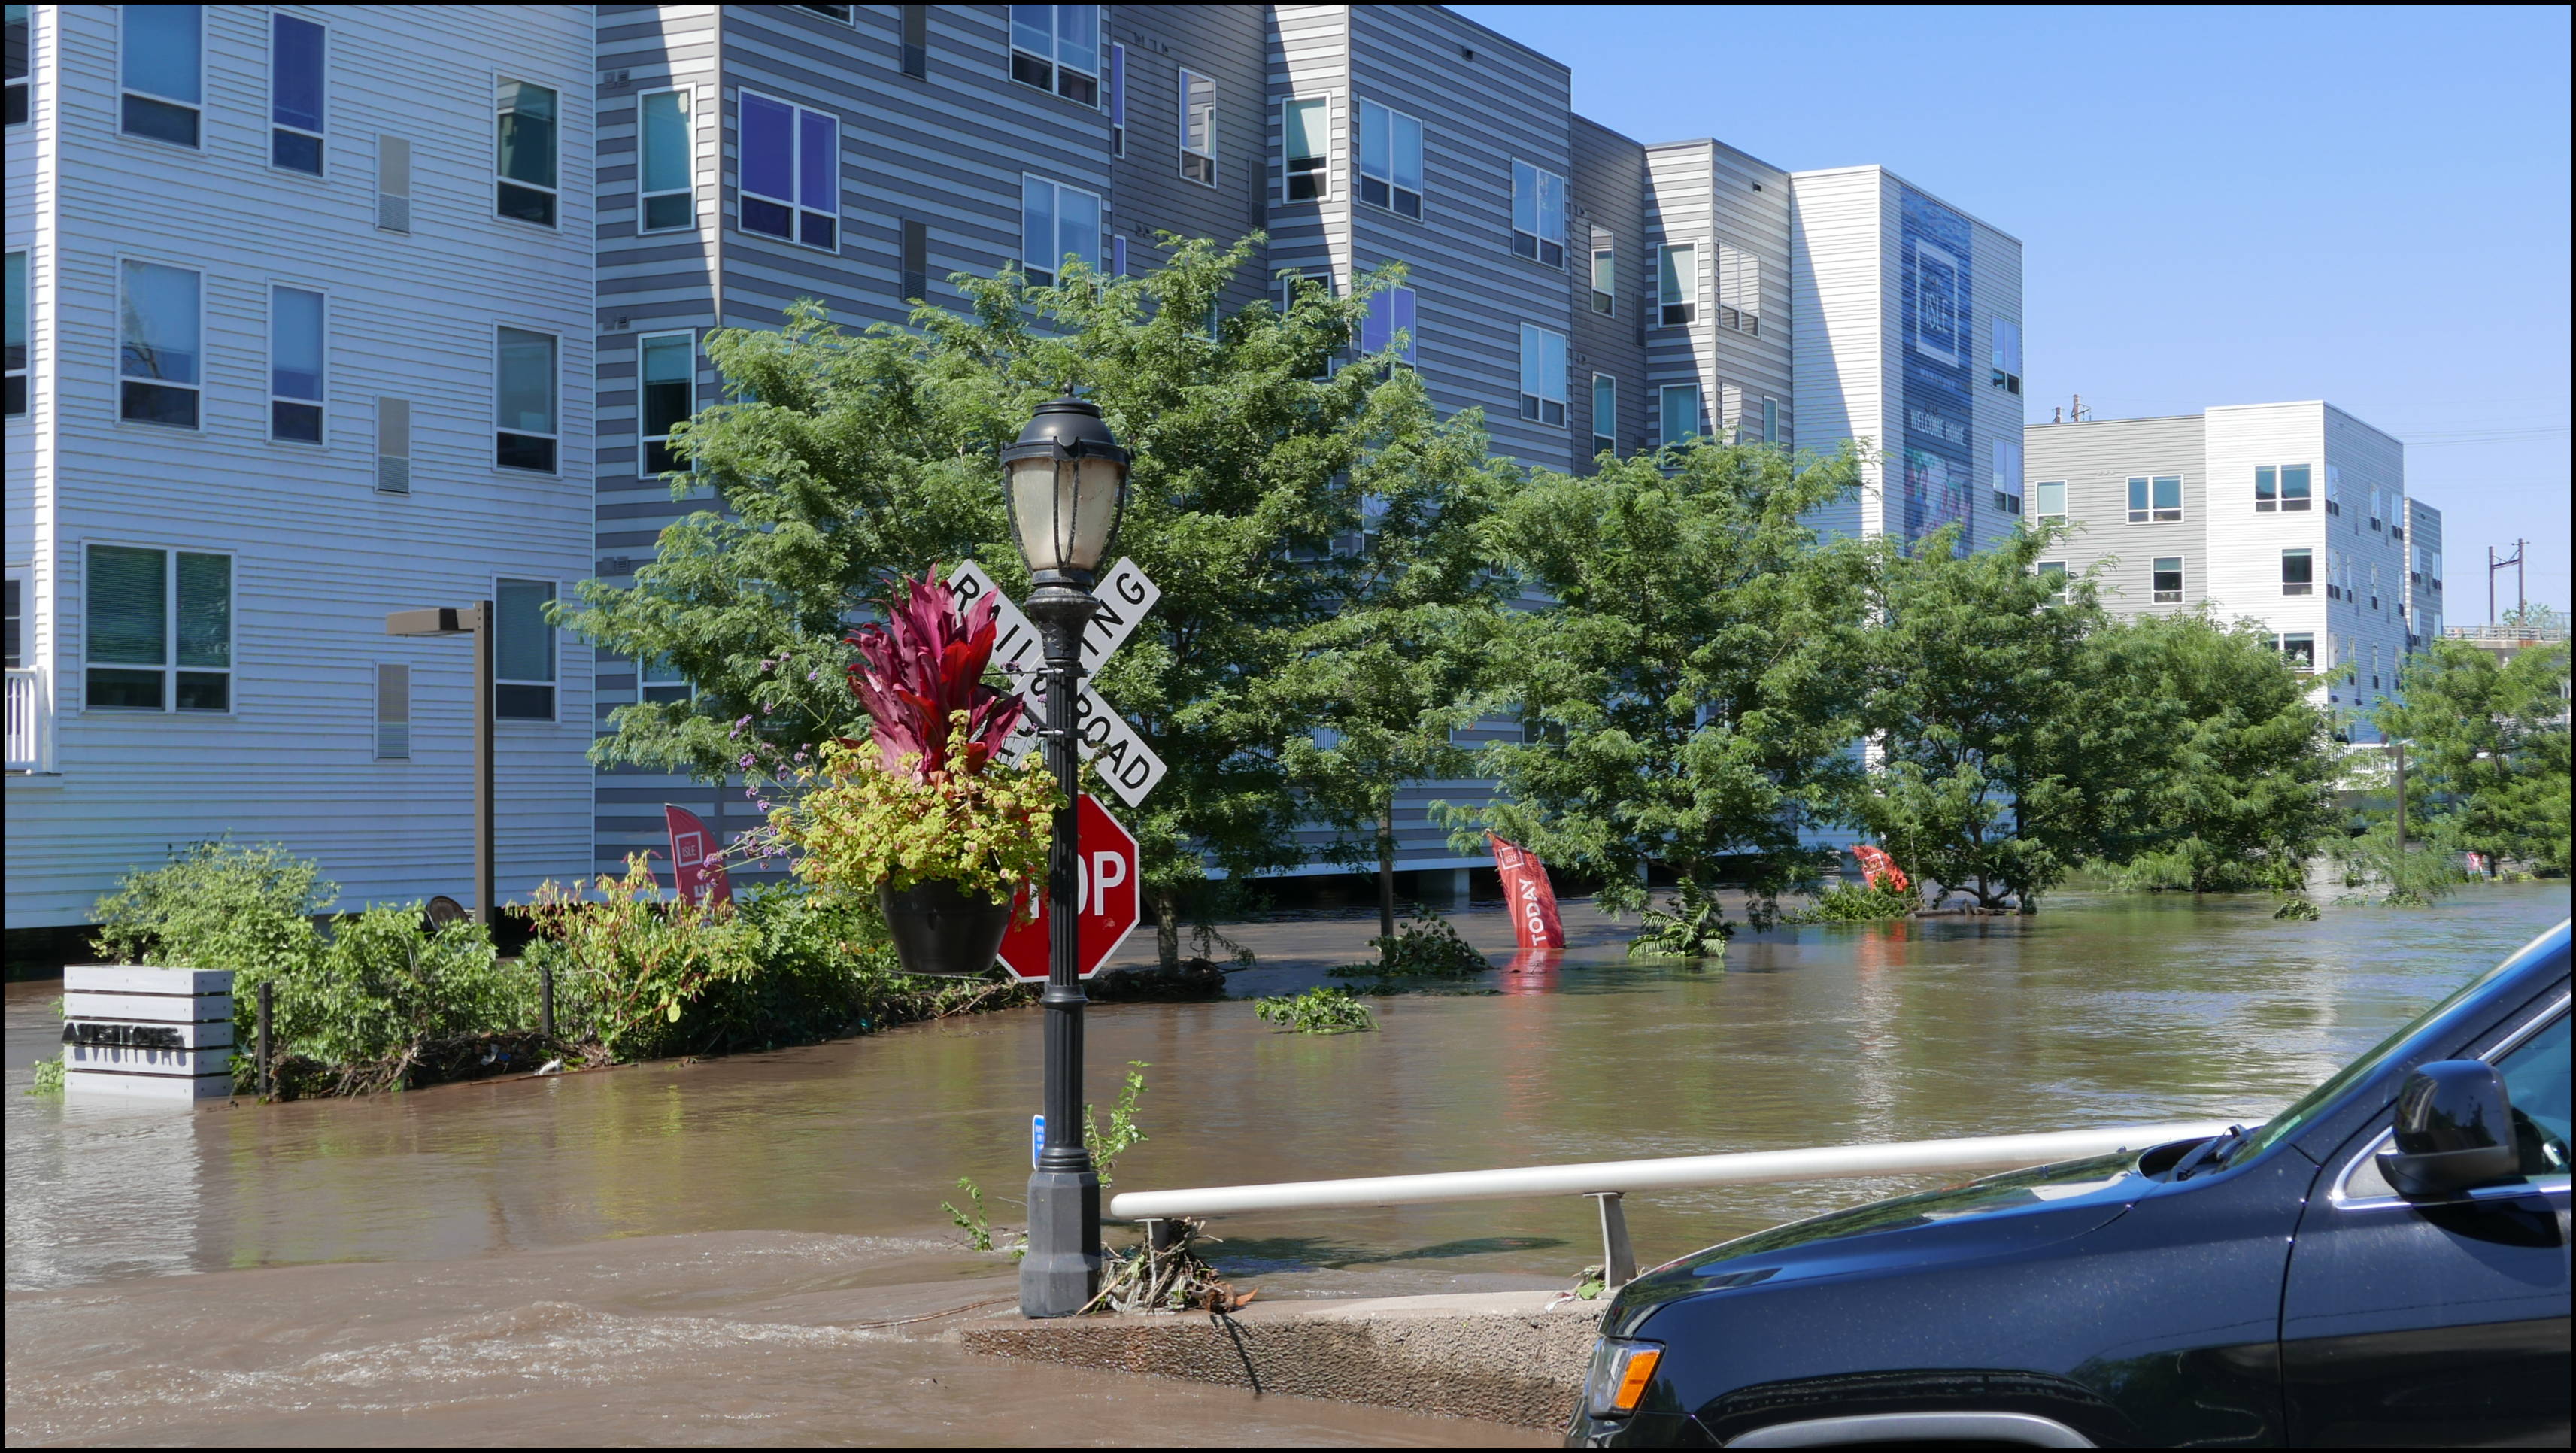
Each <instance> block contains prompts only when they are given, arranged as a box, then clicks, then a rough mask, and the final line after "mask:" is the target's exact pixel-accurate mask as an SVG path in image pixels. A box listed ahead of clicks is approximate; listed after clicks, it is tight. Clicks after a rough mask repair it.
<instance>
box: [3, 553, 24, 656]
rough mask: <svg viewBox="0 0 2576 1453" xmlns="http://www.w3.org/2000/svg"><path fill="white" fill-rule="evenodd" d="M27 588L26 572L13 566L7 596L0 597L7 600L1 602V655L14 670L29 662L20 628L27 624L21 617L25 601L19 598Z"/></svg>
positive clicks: (8, 581)
mask: <svg viewBox="0 0 2576 1453" xmlns="http://www.w3.org/2000/svg"><path fill="white" fill-rule="evenodd" d="M26 588H27V580H26V576H25V574H24V573H23V572H22V571H20V570H18V569H16V568H15V567H12V568H11V569H10V571H9V574H8V577H7V580H6V582H5V589H6V594H5V597H0V599H4V600H5V604H0V657H5V658H6V661H7V665H8V668H9V669H10V670H12V671H15V670H17V669H19V668H20V667H22V666H24V665H26V664H27V663H26V660H25V657H24V654H23V652H24V648H25V645H26V641H25V639H24V633H23V632H22V630H21V629H20V628H21V627H22V626H23V625H24V624H25V623H24V622H23V621H22V620H21V619H20V614H21V611H22V609H23V607H24V604H25V603H24V602H23V601H22V600H20V599H19V597H20V595H21V594H22V593H23V592H24V591H25V590H26Z"/></svg>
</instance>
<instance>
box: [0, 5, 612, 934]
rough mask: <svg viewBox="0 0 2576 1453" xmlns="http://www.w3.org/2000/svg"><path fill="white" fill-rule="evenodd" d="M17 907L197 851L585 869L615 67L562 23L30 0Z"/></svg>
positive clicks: (59, 900) (15, 470) (80, 900)
mask: <svg viewBox="0 0 2576 1453" xmlns="http://www.w3.org/2000/svg"><path fill="white" fill-rule="evenodd" d="M8 27H9V32H10V33H9V36H8V45H7V51H8V56H9V61H10V69H9V76H8V103H7V106H8V109H7V135H6V149H7V164H8V176H7V183H6V212H7V234H6V241H7V275H8V298H9V306H8V317H9V325H8V326H9V336H8V368H9V373H8V387H7V408H8V414H9V417H8V419H7V426H6V437H7V445H6V450H7V470H8V483H7V498H6V513H7V542H8V543H7V551H8V557H7V566H8V591H9V597H8V604H9V622H8V624H9V637H8V639H9V659H8V742H9V767H10V772H9V776H8V782H7V793H8V834H7V841H8V846H7V873H8V925H9V927H10V928H11V929H13V930H16V929H24V928H33V927H43V926H47V925H61V924H76V923H81V922H84V921H87V920H88V918H89V915H90V905H91V903H92V901H93V900H94V899H95V898H96V897H97V896H98V895H99V894H100V893H101V892H103V891H105V890H107V889H109V888H110V887H112V886H113V885H114V883H115V881H116V878H117V877H118V875H119V874H120V873H122V872H124V871H125V870H127V869H128V868H131V867H135V866H153V865H157V864H158V863H160V862H161V861H162V860H163V858H164V856H165V855H166V854H167V853H168V852H169V851H170V850H171V849H172V848H173V847H175V846H178V845H182V844H186V843H189V842H193V841H199V840H203V839H210V838H220V837H224V836H227V835H229V836H230V837H232V838H233V839H234V840H236V841H240V842H279V843H283V844H285V845H286V846H287V847H288V848H289V849H291V850H293V851H294V852H297V853H299V854H302V855H306V856H310V857H313V858H316V859H319V860H320V862H321V864H322V870H323V874H324V876H325V877H327V878H330V879H332V880H333V881H335V882H337V883H339V884H340V885H341V886H342V888H343V889H344V890H345V895H346V898H347V900H348V901H351V902H364V901H369V900H373V899H380V898H388V897H395V898H411V897H418V896H423V895H427V894H433V893H446V894H450V895H454V896H456V897H458V898H460V899H470V898H471V896H472V892H471V887H470V880H471V877H472V869H471V858H472V841H473V839H472V827H471V803H472V801H473V793H472V787H471V778H470V762H471V758H472V738H471V735H470V730H469V729H470V725H471V721H470V719H471V712H470V710H469V707H468V702H469V699H470V692H471V683H472V672H471V664H472V658H473V651H472V649H471V647H470V646H469V645H468V644H467V643H466V642H464V641H461V640H439V639H392V638H389V637H388V636H387V635H386V632H385V616H386V615H387V614H388V613H389V612H392V611H396V610H402V609H407V608H413V607H420V606H436V605H470V604H472V603H474V602H475V601H477V600H484V599H489V600H493V601H496V602H497V606H498V613H499V630H498V632H497V634H496V640H497V644H498V648H499V672H500V675H501V678H502V680H503V682H504V684H503V685H502V686H501V687H500V691H499V701H498V716H499V722H498V726H497V728H496V736H497V741H498V752H499V755H498V769H497V770H498V782H499V822H500V843H501V855H500V860H499V864H498V872H499V874H500V878H501V882H502V887H503V889H504V891H505V892H508V893H510V894H512V895H514V896H516V895H524V894H525V893H526V892H527V891H528V890H529V889H531V888H533V887H534V886H535V885H536V883H537V882H538V881H539V880H540V879H542V878H544V877H546V876H549V875H555V876H561V875H563V874H565V873H567V872H572V871H578V870H579V869H581V868H582V867H583V866H585V865H586V864H587V862H588V861H589V854H590V830H589V822H588V814H589V807H590V796H591V776H592V774H591V771H590V768H589V766H588V765H587V763H586V761H585V760H584V758H585V753H586V750H587V748H588V746H589V744H590V738H591V706H590V671H589V667H588V663H587V662H586V661H585V660H584V659H582V654H581V653H579V652H577V651H575V650H573V649H572V643H571V641H570V640H569V638H566V637H562V636H561V635H560V633H558V632H556V631H555V630H554V629H553V628H552V627H551V626H550V625H549V624H547V622H546V621H545V619H544V616H543V607H544V604H545V602H546V600H547V599H549V598H550V597H554V596H557V595H560V594H561V593H563V592H565V591H568V590H569V589H570V588H571V587H572V585H573V583H574V582H576V581H578V580H580V579H581V578H583V577H584V576H586V575H588V574H589V573H590V570H591V543H590V541H591V533H592V523H591V515H590V499H589V496H590V487H589V481H590V475H591V450H590V439H591V432H592V422H591V415H590V397H591V383H590V379H591V372H592V361H591V343H590V328H589V324H588V317H589V314H590V309H591V285H590V250H591V227H592V220H591V207H590V194H591V176H590V156H591V151H592V146H591V139H590V118H589V114H588V108H587V107H585V106H584V105H583V104H581V98H582V97H583V95H584V93H585V91H586V90H587V88H588V86H589V85H590V83H591V82H590V77H591V72H592V51H591V47H592V37H591V27H590V21H589V16H588V14H587V12H586V11H583V10H579V9H575V8H573V7H563V6H528V7H505V6H471V7H454V8H445V7H442V8H428V7H351V6H337V5H279V6H246V5H208V6H197V5H127V6H114V5H38V6H22V5H12V6H10V7H9V8H8Z"/></svg>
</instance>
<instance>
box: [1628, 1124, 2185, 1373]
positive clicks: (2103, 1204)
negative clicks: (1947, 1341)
mask: <svg viewBox="0 0 2576 1453" xmlns="http://www.w3.org/2000/svg"><path fill="white" fill-rule="evenodd" d="M2137 1166H2138V1154H2137V1152H2135V1151H2123V1152H2119V1153H2117V1154H2112V1155H2101V1156H2094V1157H2092V1158H2090V1159H2086V1160H2070V1161H2061V1162H2059V1163H2057V1164H2055V1165H2044V1166H2038V1167H2034V1168H2033V1169H2030V1170H2019V1171H2010V1172H2007V1173H2005V1174H2003V1175H1998V1176H1989V1177H1987V1178H1986V1179H1984V1180H1980V1181H1971V1182H1969V1183H1968V1184H1966V1185H1963V1186H1952V1187H1950V1188H1949V1189H1947V1190H1939V1191H1926V1192H1923V1193H1921V1194H1919V1195H1912V1196H1897V1197H1895V1198H1893V1199H1890V1200H1885V1201H1872V1202H1870V1203H1869V1204H1867V1205H1865V1206H1854V1207H1852V1208H1851V1209H1849V1210H1845V1211H1834V1212H1830V1213H1828V1214H1826V1215H1822V1216H1813V1217H1809V1218H1808V1219H1806V1220H1804V1221H1792V1222H1790V1223H1789V1224H1788V1225H1785V1226H1774V1227H1772V1228H1771V1229H1770V1230H1768V1231H1758V1232H1755V1233H1754V1234H1753V1235H1751V1236H1746V1237H1742V1238H1740V1239H1738V1240H1734V1241H1729V1242H1726V1243H1725V1244H1723V1245H1719V1246H1712V1247H1710V1248H1709V1249H1708V1250H1706V1251H1702V1252H1698V1253H1695V1254H1693V1255H1690V1256H1685V1257H1682V1258H1681V1259H1680V1260H1677V1261H1673V1262H1670V1263H1667V1264H1666V1265H1663V1266H1659V1267H1657V1268H1655V1269H1654V1270H1653V1271H1651V1272H1648V1273H1646V1274H1645V1275H1643V1276H1640V1277H1639V1278H1637V1279H1636V1280H1635V1281H1633V1282H1630V1283H1629V1284H1628V1285H1627V1286H1625V1287H1623V1288H1621V1289H1620V1292H1619V1297H1618V1300H1617V1301H1616V1302H1614V1303H1613V1304H1612V1305H1611V1307H1610V1308H1609V1311H1608V1313H1607V1314H1606V1315H1605V1316H1604V1318H1603V1325H1604V1329H1605V1330H1608V1331H1611V1332H1612V1333H1613V1335H1624V1334H1626V1333H1629V1332H1633V1331H1635V1330H1636V1329H1637V1327H1638V1325H1639V1324H1640V1323H1642V1322H1643V1321H1644V1320H1645V1319H1646V1318H1647V1317H1649V1316H1651V1315H1653V1313H1654V1310H1655V1309H1656V1308H1657V1307H1660V1306H1663V1305H1664V1304H1666V1303H1668V1302H1672V1301H1676V1300H1679V1299H1680V1298H1683V1297H1687V1296H1695V1295H1698V1294H1699V1293H1702V1292H1714V1291H1724V1290H1727V1289H1729V1288H1733V1287H1749V1286H1754V1285H1759V1284H1763V1283H1776V1282H1778V1281H1781V1280H1785V1279H1793V1278H1797V1279H1804V1278H1814V1277H1823V1276H1832V1275H1837V1274H1842V1273H1852V1272H1867V1271H1874V1270H1882V1269H1886V1268H1890V1267H1895V1266H1905V1267H1920V1266H1922V1265H1924V1264H1925V1263H1927V1262H1933V1261H1946V1260H1953V1259H1976V1258H1982V1257H1986V1256H1993V1255H2001V1254H2006V1253H2011V1252H2020V1251H2028V1250H2030V1249H2032V1248H2033V1247H2038V1246H2045V1245H2047V1244H2049V1243H2050V1242H2053V1241H2063V1240H2065V1239H2067V1238H2069V1237H2073V1236H2081V1235H2083V1234H2084V1233H2085V1232H2087V1231H2091V1230H2093V1229H2095V1228H2096V1227H2100V1226H2103V1225H2107V1224H2109V1223H2110V1222H2111V1221H2113V1220H2114V1219H2116V1218H2118V1217H2119V1215H2120V1214H2121V1213H2122V1212H2124V1211H2126V1210H2128V1209H2129V1207H2130V1206H2131V1205H2133V1204H2135V1203H2136V1202H2137V1200H2138V1198H2139V1197H2140V1196H2142V1195H2145V1194H2146V1193H2147V1192H2148V1191H2149V1190H2151V1189H2153V1188H2155V1187H2156V1186H2157V1185H2158V1182H2157V1181H2156V1180H2154V1179H2153V1178H2152V1177H2149V1176H2146V1175H2143V1174H2140V1173H2139V1171H2138V1168H2137Z"/></svg>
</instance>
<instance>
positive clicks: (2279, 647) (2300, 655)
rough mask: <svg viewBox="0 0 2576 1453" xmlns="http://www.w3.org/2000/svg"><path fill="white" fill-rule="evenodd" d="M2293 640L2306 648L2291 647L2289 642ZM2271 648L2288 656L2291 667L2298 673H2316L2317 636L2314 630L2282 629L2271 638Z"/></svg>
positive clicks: (2304, 674)
mask: <svg viewBox="0 0 2576 1453" xmlns="http://www.w3.org/2000/svg"><path fill="white" fill-rule="evenodd" d="M2293 641H2296V642H2298V643H2300V644H2301V645H2304V646H2306V647H2307V649H2306V650H2304V651H2300V650H2293V649H2291V644H2290V643H2291V642H2293ZM2272 649H2274V650H2276V651H2279V652H2280V653H2281V654H2282V655H2284V656H2286V657H2288V658H2289V659H2290V661H2291V663H2292V665H2291V669H2292V670H2294V671H2297V672H2298V673H2299V674H2300V675H2302V676H2314V675H2315V674H2317V637H2316V633H2315V632H2314V631H2283V632H2281V633H2280V634H2278V635H2276V636H2274V637H2273V638H2272Z"/></svg>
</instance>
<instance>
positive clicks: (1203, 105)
mask: <svg viewBox="0 0 2576 1453" xmlns="http://www.w3.org/2000/svg"><path fill="white" fill-rule="evenodd" d="M1180 101H1181V178H1182V180H1184V181H1192V182H1197V183H1199V184H1200V185H1201V186H1209V187H1213V186H1215V185H1216V82H1215V81H1214V80H1212V79H1210V78H1209V77H1206V76H1202V75H1200V74H1199V73H1198V72H1196V71H1183V72H1181V92H1180Z"/></svg>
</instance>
